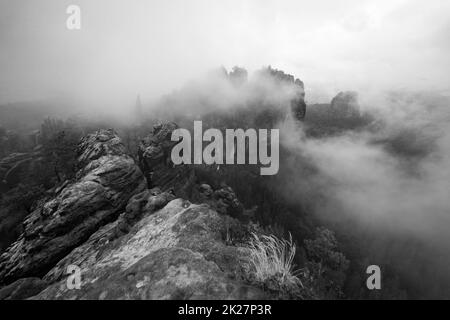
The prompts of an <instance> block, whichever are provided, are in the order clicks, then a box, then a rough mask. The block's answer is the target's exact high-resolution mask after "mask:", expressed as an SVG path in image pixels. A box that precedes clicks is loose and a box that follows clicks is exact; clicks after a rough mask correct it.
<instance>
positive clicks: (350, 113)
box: [330, 91, 361, 118]
mask: <svg viewBox="0 0 450 320" xmlns="http://www.w3.org/2000/svg"><path fill="white" fill-rule="evenodd" d="M330 109H331V112H332V113H333V115H334V116H335V117H337V118H355V117H360V116H361V114H360V110H359V102H358V93H357V92H354V91H345V92H339V93H338V95H337V96H336V97H334V98H333V99H332V100H331V106H330Z"/></svg>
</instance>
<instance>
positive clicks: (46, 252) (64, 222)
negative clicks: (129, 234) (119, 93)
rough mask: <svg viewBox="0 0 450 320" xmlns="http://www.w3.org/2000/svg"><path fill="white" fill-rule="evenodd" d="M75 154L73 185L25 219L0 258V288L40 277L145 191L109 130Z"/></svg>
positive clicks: (89, 139) (90, 138)
mask: <svg viewBox="0 0 450 320" xmlns="http://www.w3.org/2000/svg"><path fill="white" fill-rule="evenodd" d="M77 153H78V165H79V171H78V172H77V175H76V181H74V182H71V183H68V184H67V185H65V186H64V187H63V188H62V189H60V190H58V191H57V194H56V196H55V198H53V199H52V200H50V201H47V202H45V203H44V204H43V205H42V206H40V207H39V208H38V209H36V210H35V211H34V212H33V213H31V214H30V215H29V216H28V217H27V218H26V220H25V222H24V232H23V234H22V235H21V236H20V237H19V239H18V240H17V241H16V242H15V243H13V244H12V245H11V246H10V247H9V248H8V249H7V250H6V251H5V252H4V253H3V254H2V255H1V256H0V283H2V284H8V283H11V282H13V281H15V280H17V279H19V278H24V277H41V276H43V275H44V274H46V273H47V272H48V271H49V270H50V269H51V268H52V267H53V266H54V265H55V264H56V263H57V262H58V261H59V260H60V259H62V258H63V257H64V256H66V255H67V254H68V253H70V251H72V250H73V249H74V248H75V247H77V246H78V245H80V244H82V243H83V242H84V241H85V240H87V239H88V238H89V236H90V235H92V234H93V233H94V232H95V231H97V230H98V229H99V228H100V227H101V226H103V225H105V224H106V223H108V222H110V221H112V220H114V219H116V218H117V216H118V215H119V214H120V213H121V212H122V211H123V209H124V207H125V205H126V204H127V202H128V200H129V199H130V197H131V196H133V195H134V194H136V193H139V192H141V191H143V190H144V189H145V185H146V182H145V178H144V176H143V174H142V172H141V170H140V169H139V167H138V166H137V165H136V164H135V163H134V160H133V159H132V158H131V157H129V156H127V155H126V154H125V147H124V146H123V144H122V143H121V141H120V139H119V138H118V136H117V134H115V132H114V131H113V130H100V131H98V132H97V133H94V134H90V135H88V136H86V137H85V138H84V139H82V141H81V142H80V144H79V146H78V150H77Z"/></svg>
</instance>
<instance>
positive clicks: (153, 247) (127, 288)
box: [33, 193, 267, 299]
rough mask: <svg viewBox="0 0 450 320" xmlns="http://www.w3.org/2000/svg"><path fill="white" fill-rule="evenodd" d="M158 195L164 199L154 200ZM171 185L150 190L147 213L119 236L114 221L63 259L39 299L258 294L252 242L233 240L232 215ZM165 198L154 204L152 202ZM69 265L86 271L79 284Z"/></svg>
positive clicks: (260, 293) (243, 296)
mask: <svg viewBox="0 0 450 320" xmlns="http://www.w3.org/2000/svg"><path fill="white" fill-rule="evenodd" d="M158 197H159V200H155V199H156V198H158ZM170 198H171V196H170V195H168V194H165V193H157V194H156V195H152V194H146V195H145V197H144V198H143V199H145V200H144V202H145V203H146V204H145V205H144V206H143V208H142V218H141V219H140V220H139V221H138V222H137V223H136V224H135V225H134V226H132V227H131V229H130V231H129V232H128V233H127V234H125V235H123V236H121V237H119V238H116V232H117V226H118V223H119V222H118V221H119V220H118V221H115V222H112V223H110V224H108V225H106V226H104V227H103V228H101V229H100V230H99V231H97V232H96V233H95V234H93V235H92V236H91V237H90V239H89V240H88V241H87V242H86V243H84V244H83V245H81V246H80V247H78V248H77V249H75V250H73V251H72V252H71V253H70V254H69V255H68V256H66V257H65V258H64V259H62V260H61V261H60V262H59V263H58V264H57V265H56V266H55V267H54V268H53V269H52V270H50V272H49V273H48V274H47V275H46V276H45V277H44V279H45V280H46V281H48V282H50V283H53V284H52V285H50V286H49V287H48V288H47V289H45V290H43V291H42V292H41V293H39V294H38V295H36V296H35V297H34V298H33V299H258V298H265V297H267V295H266V294H265V293H264V292H263V291H262V290H261V289H259V288H257V287H254V286H251V285H248V284H245V282H244V281H243V278H244V277H245V272H244V271H243V269H242V266H243V265H245V263H244V262H243V261H245V249H244V248H243V247H240V246H238V245H227V244H226V242H225V238H226V231H227V230H226V227H227V225H228V223H227V220H228V219H231V218H227V216H223V215H219V214H218V213H217V212H215V211H214V210H212V209H211V208H210V207H209V206H208V205H205V204H202V205H195V204H192V203H190V202H188V201H186V200H182V199H176V200H172V201H170V202H169V203H168V204H166V205H164V204H165V202H166V201H167V200H169V199H170ZM155 201H156V202H159V204H160V205H161V206H163V208H162V209H160V210H158V211H156V212H155V211H154V209H153V207H152V205H149V203H154V202H155ZM69 265H77V266H79V267H80V268H81V272H82V279H83V280H82V285H81V289H80V290H69V289H68V288H67V285H66V277H67V275H66V274H65V273H66V272H65V271H66V268H67V266H69Z"/></svg>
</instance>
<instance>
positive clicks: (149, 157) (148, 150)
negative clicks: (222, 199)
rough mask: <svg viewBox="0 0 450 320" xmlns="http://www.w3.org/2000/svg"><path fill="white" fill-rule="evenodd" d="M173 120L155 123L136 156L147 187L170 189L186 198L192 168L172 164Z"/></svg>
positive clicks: (191, 176) (191, 178)
mask: <svg viewBox="0 0 450 320" xmlns="http://www.w3.org/2000/svg"><path fill="white" fill-rule="evenodd" d="M177 128H178V126H177V124H175V123H173V122H162V123H160V124H158V125H155V126H154V128H153V131H152V132H151V133H150V134H149V135H148V136H147V137H145V138H144V139H143V140H142V141H141V143H140V144H139V150H138V158H139V163H140V165H141V168H142V171H143V172H144V174H145V177H146V178H147V183H148V187H149V188H153V187H159V188H161V189H162V190H163V191H167V190H172V191H173V192H174V193H175V194H176V195H177V196H178V197H184V198H188V197H187V194H186V192H187V191H186V189H187V188H189V187H190V186H191V184H192V180H193V178H194V172H193V169H192V168H190V167H189V166H188V165H178V166H174V165H173V164H172V161H171V150H172V147H173V146H174V145H175V144H176V143H177V142H174V141H172V140H171V136H172V131H173V130H175V129H177Z"/></svg>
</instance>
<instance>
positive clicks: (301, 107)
mask: <svg viewBox="0 0 450 320" xmlns="http://www.w3.org/2000/svg"><path fill="white" fill-rule="evenodd" d="M259 75H260V76H261V75H262V76H266V77H267V76H268V77H271V78H273V79H275V80H276V81H277V82H279V83H280V84H288V85H291V86H292V87H293V89H294V93H293V97H292V99H291V101H290V104H291V112H292V115H293V117H294V119H297V120H299V121H303V119H304V118H305V115H306V103H305V85H304V83H303V81H301V80H300V79H296V78H295V77H294V76H293V75H290V74H287V73H285V72H284V71H282V70H277V69H273V68H272V67H271V66H269V67H267V68H264V69H262V70H261V71H259Z"/></svg>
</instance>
